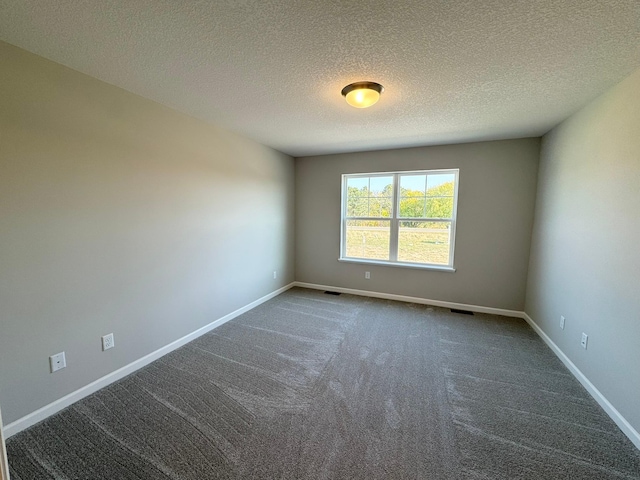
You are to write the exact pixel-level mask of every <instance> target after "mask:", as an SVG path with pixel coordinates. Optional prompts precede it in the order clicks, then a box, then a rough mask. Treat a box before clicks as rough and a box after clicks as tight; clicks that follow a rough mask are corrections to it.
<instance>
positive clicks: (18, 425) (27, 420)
mask: <svg viewBox="0 0 640 480" xmlns="http://www.w3.org/2000/svg"><path fill="white" fill-rule="evenodd" d="M294 285H295V282H292V283H290V284H288V285H285V286H284V287H282V288H279V289H278V290H275V291H274V292H271V293H269V294H268V295H265V296H264V297H261V298H259V299H258V300H256V301H254V302H251V303H250V304H248V305H245V306H244V307H242V308H239V309H238V310H235V311H233V312H231V313H229V314H227V315H225V316H224V317H222V318H219V319H217V320H215V321H213V322H211V323H210V324H208V325H205V326H204V327H202V328H199V329H198V330H196V331H195V332H192V333H190V334H188V335H185V336H184V337H182V338H180V339H178V340H176V341H174V342H171V343H170V344H168V345H165V346H164V347H162V348H159V349H158V350H156V351H155V352H151V353H150V354H148V355H145V356H144V357H142V358H139V359H138V360H136V361H134V362H132V363H130V364H128V365H125V366H124V367H122V368H119V369H118V370H115V371H113V372H111V373H109V374H107V375H105V376H104V377H102V378H99V379H98V380H96V381H94V382H91V383H90V384H88V385H85V386H84V387H82V388H80V389H78V390H76V391H75V392H71V393H70V394H68V395H65V396H64V397H62V398H59V399H58V400H56V401H54V402H52V403H50V404H48V405H45V406H44V407H42V408H39V409H38V410H36V411H35V412H32V413H30V414H28V415H25V416H24V417H22V418H20V419H18V420H16V421H15V422H12V423H10V424H8V425H6V426H5V427H4V428H3V429H2V430H3V432H4V435H5V438H9V437H11V436H12V435H15V434H16V433H18V432H20V431H22V430H24V429H25V428H29V427H30V426H32V425H35V424H36V423H38V422H40V421H42V420H44V419H45V418H47V417H49V416H51V415H53V414H54V413H56V412H59V411H60V410H62V409H63V408H66V407H68V406H69V405H71V404H73V403H75V402H77V401H78V400H81V399H82V398H84V397H86V396H88V395H91V394H92V393H94V392H97V391H98V390H100V389H101V388H104V387H106V386H107V385H109V384H111V383H113V382H115V381H117V380H120V379H121V378H124V377H126V376H127V375H129V374H131V373H133V372H135V371H136V370H139V369H140V368H142V367H144V366H146V365H148V364H150V363H151V362H153V361H154V360H157V359H158V358H160V357H162V356H164V355H166V354H167V353H169V352H172V351H173V350H175V349H177V348H179V347H181V346H183V345H185V344H186V343H189V342H190V341H192V340H195V339H196V338H198V337H199V336H201V335H204V334H205V333H207V332H210V331H211V330H213V329H214V328H216V327H219V326H220V325H223V324H224V323H227V322H228V321H229V320H232V319H234V318H236V317H238V316H240V315H242V314H243V313H245V312H248V311H249V310H251V309H252V308H255V307H257V306H258V305H260V304H261V303H264V302H266V301H267V300H270V299H272V298H273V297H276V296H278V295H280V294H281V293H282V292H284V291H286V290H289V289H290V288H292V287H293V286H294ZM0 425H1V424H0Z"/></svg>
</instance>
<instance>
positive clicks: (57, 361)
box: [49, 352, 67, 373]
mask: <svg viewBox="0 0 640 480" xmlns="http://www.w3.org/2000/svg"><path fill="white" fill-rule="evenodd" d="M49 366H50V367H51V373H53V372H57V371H58V370H61V369H63V368H64V367H66V366H67V360H66V359H65V358H64V352H60V353H56V354H55V355H51V356H50V357H49Z"/></svg>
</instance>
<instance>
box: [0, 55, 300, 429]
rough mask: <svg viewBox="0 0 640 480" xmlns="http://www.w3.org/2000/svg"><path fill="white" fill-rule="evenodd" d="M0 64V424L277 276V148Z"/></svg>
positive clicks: (286, 278)
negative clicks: (110, 336) (59, 356)
mask: <svg viewBox="0 0 640 480" xmlns="http://www.w3.org/2000/svg"><path fill="white" fill-rule="evenodd" d="M0 65H1V67H0V169H1V174H0V231H1V235H0V405H2V413H3V415H4V420H5V423H11V422H13V421H15V420H16V419H18V418H20V417H22V416H23V415H25V414H28V413H30V412H32V411H34V410H35V409H37V408H38V407H42V406H43V405H45V404H48V403H50V402H52V401H53V400H56V399H58V398H60V397H62V396H63V395H65V394H68V393H70V392H72V391H74V390H76V389H78V388H80V387H82V386H84V385H86V384H88V383H89V382H91V381H93V380H95V379H97V378H99V377H102V376H104V375H105V374H107V373H109V372H112V371H114V370H116V369H118V368H119V367H122V366H124V365H126V364H128V363H130V362H132V361H134V360H136V359H138V358H140V357H142V356H144V355H145V354H148V353H150V352H152V351H154V350H156V349H158V348H160V347H162V346H164V345H166V344H168V343H170V342H172V341H173V340H176V339H178V338H180V337H182V336H184V335H186V334H188V333H190V332H193V331H194V330H196V329H198V328H199V327H202V326H204V325H206V324H208V323H210V322H212V321H214V320H216V319H217V318H219V317H221V316H224V315H225V314H227V313H229V312H232V311H233V310H236V309H238V308H240V307H242V306H244V305H246V304H248V303H250V302H252V301H254V300H256V299H258V298H260V297H261V296H264V295H266V294H268V293H270V292H272V291H274V290H276V289H277V288H279V287H281V286H283V285H285V284H287V283H289V282H291V281H293V279H294V268H293V266H294V260H293V253H294V231H293V214H294V166H293V159H292V158H290V157H288V156H285V155H283V154H280V153H278V152H275V151H274V150H271V149H269V148H266V147H263V146H261V145H259V144H256V143H254V142H252V141H249V140H246V139H244V138H242V137H240V136H237V135H235V134H231V133H229V132H226V131H224V130H221V129H218V128H215V127H213V126H210V125H207V124H205V123H203V122H200V121H197V120H195V119H193V118H190V117H187V116H185V115H182V114H179V113H177V112H175V111H172V110H170V109H168V108H165V107H163V106H161V105H158V104H156V103H153V102H151V101H148V100H145V99H142V98H140V97H137V96H135V95H133V94H130V93H127V92H125V91H123V90H121V89H118V88H116V87H113V86H110V85H108V84H105V83H102V82H100V81H98V80H95V79H92V78H90V77H88V76H85V75H82V74H80V73H77V72H75V71H73V70H70V69H68V68H65V67H63V66H61V65H58V64H55V63H52V62H49V61H47V60H44V59H42V58H40V57H37V56H35V55H32V54H30V53H27V52H25V51H23V50H20V49H17V48H15V47H12V46H9V45H7V44H5V43H0ZM211 94H212V95H219V94H220V92H216V91H215V90H212V92H211ZM274 270H277V272H278V279H277V280H274V279H273V271H274ZM110 332H113V333H114V334H115V343H116V347H115V348H114V349H112V350H109V351H107V352H102V351H101V348H100V336H101V335H104V334H107V333H110ZM63 350H64V351H65V352H66V354H67V364H68V366H67V368H66V369H65V370H61V371H59V372H57V373H55V374H50V373H49V364H48V357H49V355H51V354H54V353H57V352H60V351H63Z"/></svg>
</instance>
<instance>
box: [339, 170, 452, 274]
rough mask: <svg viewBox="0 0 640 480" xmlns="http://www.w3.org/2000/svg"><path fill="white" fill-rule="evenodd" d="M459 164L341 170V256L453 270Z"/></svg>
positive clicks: (373, 261)
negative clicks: (408, 169) (447, 167)
mask: <svg viewBox="0 0 640 480" xmlns="http://www.w3.org/2000/svg"><path fill="white" fill-rule="evenodd" d="M457 199H458V170H457V169H456V170H424V171H417V172H390V173H365V174H356V175H343V176H342V228H341V237H342V238H341V244H340V260H341V261H355V262H364V263H383V264H388V265H399V266H412V267H423V268H438V269H443V270H453V247H454V244H455V231H456V209H457V203H458V202H457Z"/></svg>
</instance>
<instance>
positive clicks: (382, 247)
mask: <svg viewBox="0 0 640 480" xmlns="http://www.w3.org/2000/svg"><path fill="white" fill-rule="evenodd" d="M390 232H391V222H389V221H388V220H381V221H367V220H347V231H346V240H347V241H346V252H345V253H346V256H347V257H351V258H370V259H376V260H389V238H390V236H391V235H390Z"/></svg>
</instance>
